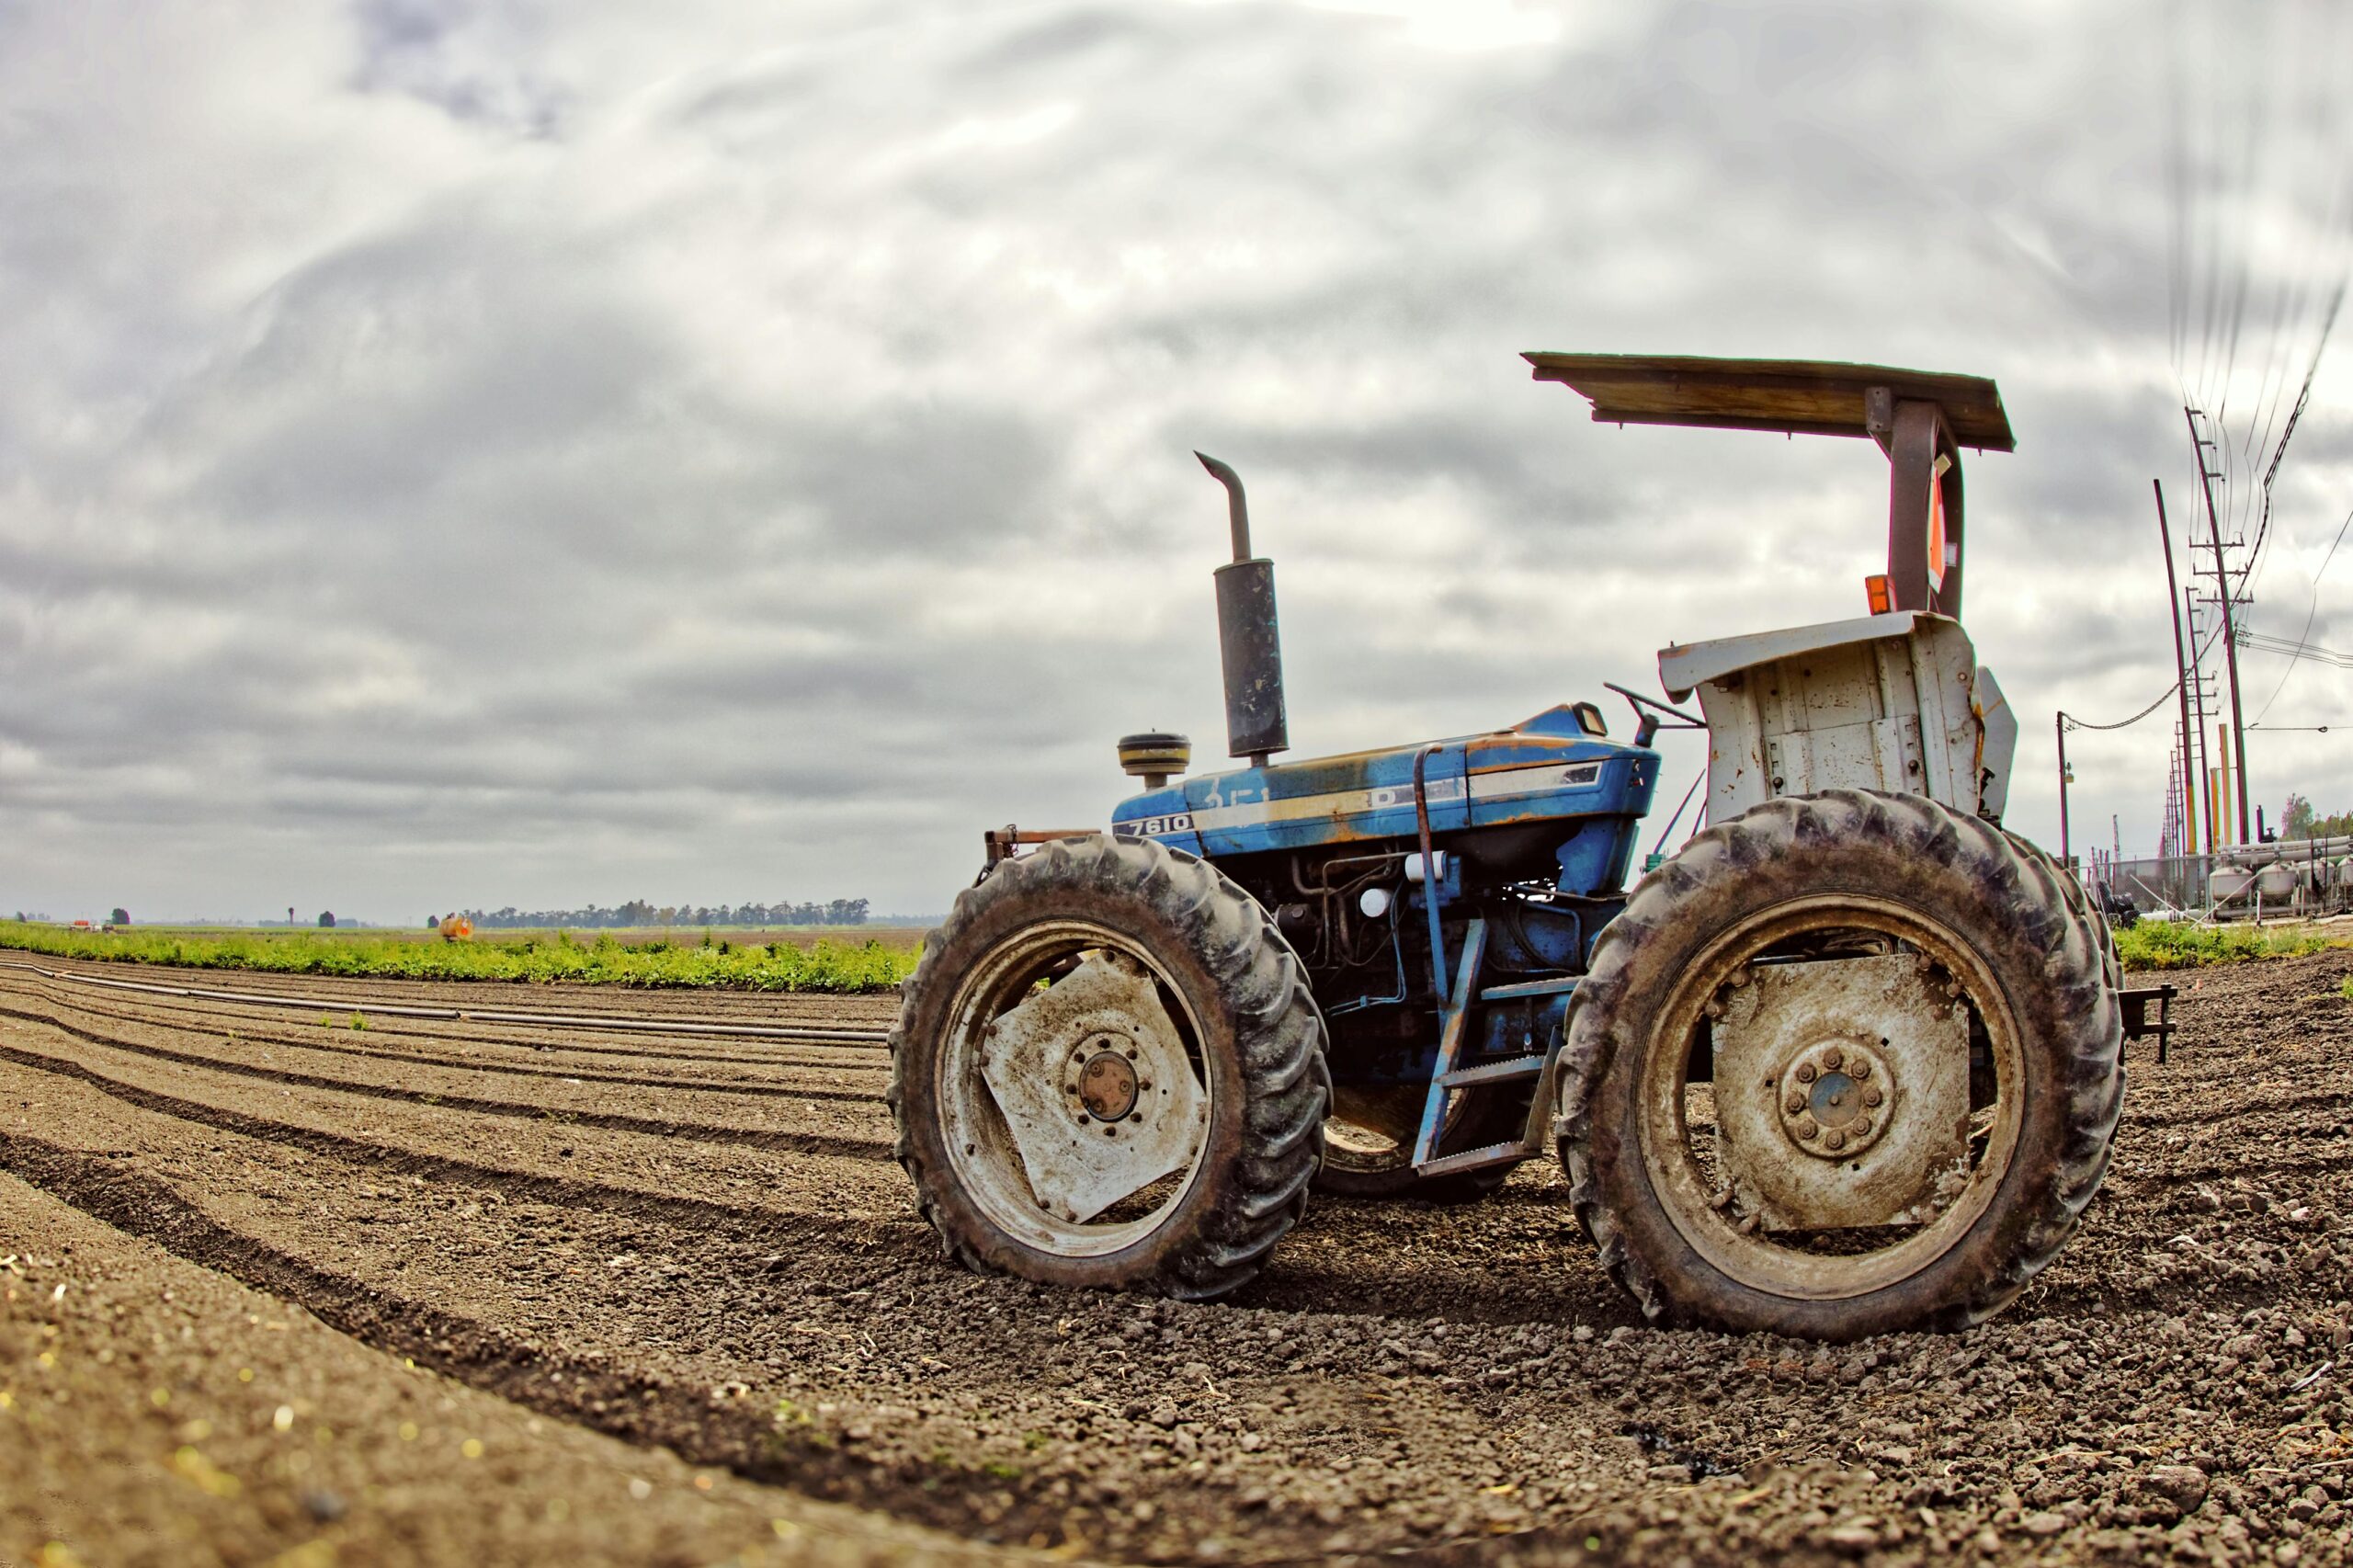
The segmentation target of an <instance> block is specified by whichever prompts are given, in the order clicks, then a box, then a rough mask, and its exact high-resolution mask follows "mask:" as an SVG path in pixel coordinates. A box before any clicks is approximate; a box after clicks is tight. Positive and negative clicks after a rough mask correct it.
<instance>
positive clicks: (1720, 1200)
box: [891, 354, 2123, 1338]
mask: <svg viewBox="0 0 2353 1568" xmlns="http://www.w3.org/2000/svg"><path fill="white" fill-rule="evenodd" d="M1528 358H1529V361H1530V362H1531V363H1532V364H1533V365H1534V367H1535V373H1536V377H1537V379H1538V380H1540V381H1562V382H1564V383H1566V384H1568V385H1569V386H1571V387H1572V388H1574V390H1575V391H1577V392H1579V393H1581V394H1583V395H1584V396H1585V397H1586V398H1587V399H1588V400H1589V401H1590V402H1591V403H1592V405H1593V417H1594V418H1595V420H1597V421H1600V422H1606V423H1615V424H1621V425H1622V424H1626V423H1656V424H1681V425H1697V426H1714V427H1725V428H1735V429H1763V430H1778V431H1786V432H1798V431H1804V432H1808V433H1821V434H1838V435H1851V436H1857V437H1869V438H1870V439H1872V440H1874V441H1875V442H1877V444H1878V445H1879V446H1880V447H1881V449H1882V451H1884V452H1885V454H1886V455H1887V458H1888V461H1889V467H1890V474H1891V480H1890V485H1891V488H1890V495H1891V503H1890V519H1889V554H1888V569H1887V571H1886V573H1885V574H1874V575H1871V576H1870V577H1868V578H1867V579H1866V582H1865V585H1866V590H1867V594H1868V596H1869V598H1870V614H1868V615H1865V616H1861V617H1858V618H1856V619H1851V620H1845V621H1837V622H1832V623H1829V624H1827V625H1820V626H1810V627H1802V628H1796V629H1790V630H1785V631H1768V632H1763V633H1757V634H1753V635H1749V636H1743V637H1734V638H1730V639H1726V640H1723V641H1721V642H1705V643H1699V644H1692V645H1687V646H1682V647H1674V648H1669V649H1667V650H1665V652H1663V653H1661V654H1660V656H1659V669H1660V675H1661V679H1662V684H1663V686H1664V687H1665V692H1666V699H1665V700H1660V699H1653V698H1649V697H1645V696H1643V695H1641V694H1639V693H1635V692H1632V691H1631V690H1627V689H1626V688H1624V687H1612V688H1611V689H1614V690H1616V691H1618V692H1619V693H1620V695H1621V696H1623V697H1624V698H1625V699H1627V701H1628V702H1629V703H1630V704H1631V709H1632V714H1631V733H1630V734H1629V735H1627V736H1626V737H1625V738H1624V739H1622V740H1621V739H1617V738H1613V737H1612V736H1611V735H1610V733H1608V724H1607V722H1606V719H1605V715H1604V714H1603V712H1602V710H1601V709H1600V708H1599V707H1598V706H1597V704H1595V703H1594V702H1592V701H1586V700H1580V701H1572V702H1566V703H1563V704H1561V705H1559V706H1556V707H1553V708H1551V709H1548V710H1545V711H1543V712H1541V713H1538V714H1535V715H1534V716H1532V717H1529V718H1526V719H1522V720H1520V721H1519V722H1516V723H1510V724H1507V725H1504V726H1502V727H1499V728H1495V729H1489V730H1483V731H1480V732H1478V733H1472V734H1466V735H1460V736H1455V737H1452V738H1449V739H1446V740H1439V741H1432V742H1427V743H1424V744H1413V745H1406V746H1399V747H1394V748H1389V749H1383V750H1376V751H1369V752H1359V753H1355V754H1351V755H1347V756H1329V757H1321V758H1316V759H1313V760H1309V761H1278V760H1277V758H1278V756H1279V754H1281V753H1283V752H1284V751H1286V750H1287V749H1288V746H1289V733H1288V722H1287V716H1286V712H1285V704H1284V697H1283V687H1282V676H1281V667H1280V653H1279V636H1278V631H1277V622H1276V615H1275V594H1274V571H1273V566H1272V563H1271V562H1268V561H1267V560H1266V559H1264V558H1263V557H1260V556H1258V555H1256V553H1254V551H1253V550H1252V548H1251V540H1250V533H1249V517H1248V513H1247V509H1246V506H1245V500H1244V494H1243V487H1242V483H1241V481H1240V479H1239V478H1238V477H1237V476H1236V475H1235V474H1234V472H1233V470H1232V469H1230V468H1228V467H1227V466H1226V465H1224V464H1223V463H1221V462H1219V461H1217V460H1214V459H1211V458H1207V457H1203V458H1202V459H1201V461H1202V462H1203V464H1204V465H1205V466H1206V467H1207V468H1208V469H1209V470H1210V472H1211V473H1212V474H1213V475H1215V476H1216V477H1217V478H1218V479H1219V480H1220V481H1221V482H1222V483H1223V485H1224V486H1225V489H1226V492H1227V496H1228V511H1229V517H1230V523H1231V528H1232V534H1233V560H1232V562H1229V563H1228V564H1226V565H1224V566H1222V567H1220V568H1219V569H1218V571H1217V574H1216V584H1217V605H1218V617H1219V625H1220V635H1221V640H1222V664H1223V670H1224V678H1225V688H1226V709H1227V725H1228V740H1229V751H1230V753H1231V755H1232V756H1233V758H1234V759H1235V760H1236V761H1237V762H1238V763H1240V764H1241V766H1238V767H1233V768H1232V769H1229V770H1227V771H1223V772H1216V773H1205V774H1199V775H1195V776H1191V777H1185V776H1184V775H1185V770H1186V768H1187V767H1188V766H1189V764H1190V760H1191V759H1190V747H1189V745H1188V743H1187V741H1186V740H1185V738H1184V737H1182V736H1178V735H1174V734H1165V733H1145V734H1136V735H1130V736H1128V737H1127V738H1125V739H1124V740H1122V741H1121V742H1120V762H1121V765H1122V766H1123V767H1124V768H1125V769H1126V770H1127V771H1128V772H1129V773H1130V774H1131V775H1132V776H1134V777H1136V778H1138V779H1139V780H1140V781H1141V783H1142V791H1141V792H1140V793H1137V794H1135V795H1133V796H1131V797H1130V798H1129V799H1128V800H1126V801H1122V802H1120V804H1119V805H1118V806H1117V807H1116V808H1115V809H1114V810H1113V812H1112V814H1111V823H1110V829H1109V831H1108V832H1097V831H1088V832H1083V833H1080V832H1039V831H1034V830H1033V831H1027V832H1025V831H1022V830H1020V829H1018V828H1015V827H1007V828H1006V829H1003V830H1002V831H995V832H991V833H989V834H988V835H986V844H987V852H988V864H987V867H986V869H984V870H983V872H982V874H981V876H980V878H979V880H978V881H976V882H975V883H974V884H973V886H972V887H971V888H970V889H969V890H967V891H966V892H964V893H962V894H961V895H960V897H959V898H958V900H957V902H956V905H955V908H954V910H953V911H952V912H951V913H950V915H949V918H948V920H947V922H946V923H945V924H944V925H943V926H941V927H940V928H939V930H938V932H936V933H934V934H933V936H932V937H930V939H929V940H928V941H927V942H926V947H925V949H924V954H923V957H922V960H921V962H920V963H919V965H918V966H917V968H916V971H915V974H914V975H913V976H912V977H911V978H910V979H909V981H908V982H907V983H906V986H905V990H904V998H903V1002H902V1007H901V1013H900V1017H899V1021H898V1025H897V1027H896V1028H895V1029H894V1031H893V1034H892V1052H893V1067H892V1089H891V1101H892V1108H893V1111H894V1113H895V1115H896V1117H897V1119H898V1124H899V1140H898V1155H899V1158H900V1160H901V1162H902V1164H904V1165H905V1167H906V1169H907V1170H908V1172H909V1174H910V1175H911V1176H913V1177H914V1179H915V1187H916V1193H917V1202H918V1205H919V1207H920V1208H921V1210H922V1211H923V1212H924V1213H925V1215H926V1217H927V1218H928V1219H929V1220H930V1221H931V1222H932V1224H933V1225H934V1226H935V1227H936V1228H937V1229H938V1232H939V1234H940V1236H941V1237H942V1239H943V1241H944V1243H945V1245H946V1249H947V1251H948V1253H949V1256H951V1257H953V1258H956V1259H958V1260H960V1261H961V1262H962V1263H964V1264H965V1265H967V1266H968V1267H973V1268H975V1269H980V1270H983V1271H987V1272H994V1273H1002V1274H1009V1275H1015V1276H1018V1277H1021V1278H1029V1279H1033V1280H1040V1281H1046V1282H1051V1283H1059V1284H1067V1285H1074V1286H1101V1287H1114V1288H1120V1289H1128V1290H1148V1291H1154V1292H1159V1293H1164V1294H1168V1295H1176V1296H1184V1297H1194V1298H1202V1297H1211V1296H1217V1295H1221V1294H1222V1293H1224V1292H1227V1291H1230V1290H1233V1289H1235V1288H1236V1287H1238V1286H1240V1285H1242V1284H1243V1283H1245V1281H1247V1280H1248V1279H1250V1278H1252V1277H1253V1276H1254V1275H1256V1273H1257V1272H1258V1270H1259V1269H1260V1268H1261V1267H1263V1266H1264V1264H1265V1263H1266V1260H1267V1256H1268V1254H1269V1253H1270V1252H1271V1251H1272V1249H1273V1248H1274V1246H1275V1244H1276V1243H1277V1242H1278V1241H1279V1240H1280V1238H1281V1237H1282V1235H1283V1234H1284V1233H1286V1232H1287V1231H1289V1230H1290V1228H1291V1227H1292V1226H1293V1225H1294V1224H1296V1223H1298V1222H1299V1221H1300V1219H1301V1217H1302V1214H1303V1213H1304V1212H1305V1210H1306V1207H1307V1203H1308V1199H1309V1196H1310V1193H1311V1192H1312V1191H1323V1192H1329V1193H1335V1194H1345V1195H1351V1196H1356V1197H1359V1198H1388V1197H1393V1198H1408V1199H1425V1200H1429V1201H1438V1202H1450V1201H1461V1200H1465V1199H1476V1198H1478V1197H1479V1196H1481V1195H1482V1194H1483V1193H1486V1192H1488V1191H1491V1190H1492V1189H1493V1188H1494V1187H1496V1186H1497V1185H1499V1184H1500V1183H1501V1182H1502V1181H1503V1180H1504V1179H1505V1178H1506V1176H1509V1174H1510V1173H1511V1172H1512V1170H1513V1169H1514V1168H1515V1167H1517V1166H1518V1165H1520V1164H1522V1163H1523V1162H1525V1161H1528V1160H1529V1159H1532V1158H1535V1157H1536V1156H1538V1155H1539V1154H1540V1153H1546V1152H1548V1151H1550V1152H1553V1153H1557V1155H1558V1157H1559V1158H1560V1160H1561V1162H1562V1165H1563V1169H1564V1171H1565V1173H1566V1176H1567V1178H1568V1189H1569V1200H1570V1202H1571V1204H1572V1205H1573V1207H1574V1210H1575V1212H1576V1214H1577V1216H1578V1218H1579V1220H1580V1221H1581V1222H1582V1223H1583V1225H1584V1227H1585V1230H1586V1233H1588V1234H1589V1235H1590V1236H1591V1237H1592V1239H1593V1241H1594V1243H1595V1244H1596V1245H1597V1249H1598V1253H1599V1256H1600V1261H1601V1262H1602V1264H1603V1266H1604V1267H1606V1268H1607V1269H1608V1271H1609V1272H1610V1273H1611V1274H1612V1275H1613V1276H1614V1277H1615V1278H1617V1279H1618V1280H1619V1281H1620V1283H1621V1284H1623V1285H1624V1286H1625V1287H1626V1288H1627V1289H1628V1290H1631V1292H1632V1293H1633V1294H1634V1295H1635V1297H1636V1298H1637V1299H1638V1300H1639V1301H1640V1302H1641V1304H1642V1306H1643V1310H1644V1311H1645V1312H1646V1313H1647V1314H1648V1315H1649V1316H1650V1317H1651V1318H1652V1319H1653V1320H1654V1321H1686V1322H1700V1323H1709V1324H1717V1325H1721V1326H1724V1327H1730V1328H1737V1329H1761V1330H1771V1331H1777V1332H1783V1333H1791V1334H1801V1335H1813V1336H1816V1337H1823V1338H1848V1337H1853V1336H1857V1335H1866V1334H1873V1333H1880V1332H1886V1331H1890V1330H1893V1329H1897V1328H1905V1327H1916V1326H1922V1325H1954V1324H1966V1323H1970V1322H1974V1321H1977V1320H1979V1319H1981V1318H1983V1317H1984V1316H1985V1315H1987V1314H1988V1313H1991V1312H1995V1311H1996V1310H1998V1309H1999V1308H2000V1307H2001V1306H2002V1305H2003V1304H2004V1303H2005V1302H2006V1301H2009V1300H2010V1299H2011V1298H2012V1297H2013V1296H2015V1295H2016V1294H2017V1293H2018V1290H2020V1289H2021V1288H2023V1286H2024V1285H2025V1283H2026V1282H2027V1281H2028V1280H2029V1278H2031V1277H2032V1276H2033V1275H2034V1274H2035V1273H2036V1272H2037V1271H2038V1270H2039V1269H2040V1268H2041V1267H2043V1265H2044V1264H2046V1263H2047V1262H2048V1261H2049V1260H2050V1259H2051V1257H2052V1256H2053V1255H2054V1254H2055V1253H2056V1251H2057V1249H2058V1247H2059V1246H2060V1244H2062V1243H2063V1241H2064V1240H2065V1238H2066V1237H2067V1235H2068V1234H2069V1233H2070V1232H2071V1231H2072V1229H2073V1228H2074V1225H2075V1220H2076V1217H2077V1215H2078V1214H2079V1213H2080V1211H2081V1210H2082V1209H2083V1206H2084V1204H2085V1203H2086V1201H2087V1200H2088V1199H2089V1198H2090V1196H2091V1194H2092V1192H2093V1190H2094V1189H2095V1188H2096V1187H2097V1185H2098V1182H2099V1179H2100V1176H2101V1175H2102V1174H2103V1172H2104V1171H2105V1169H2106V1167H2107V1162H2108V1152H2109V1140H2110V1138H2111V1136H2112V1134H2113V1131H2114V1129H2115V1124H2116V1117H2117V1108H2118V1105H2119V1102H2120V1096H2121V1091H2122V1083H2123V1071H2122V1065H2121V1029H2120V1002H2119V975H2118V971H2117V967H2116V960H2115V956H2114V952H2113V949H2112V947H2111V946H2110V944H2109V937H2108V935H2107V930H2106V926H2105V925H2104V923H2103V922H2101V921H2100V920H2099V919H2098V918H2097V915H2096V914H2095V913H2094V912H2093V911H2092V910H2091V909H2089V908H2088V907H2087V905H2086V902H2085V900H2084V898H2083V895H2082V893H2081V892H2080V890H2079V889H2078V888H2077V887H2076V885H2075V882H2074V881H2073V880H2072V879H2071V878H2070V877H2069V876H2068V875H2067V874H2066V873H2065V872H2064V871H2063V870H2062V869H2060V868H2058V867H2057V866H2055V865H2053V864H2052V861H2051V860H2050V859H2049V858H2046V857H2045V856H2044V855H2043V854H2042V853H2041V852H2040V851H2039V850H2037V849H2036V848H2034V847H2033V846H2030V845H2029V844H2027V843H2026V842H2025V841H2023V840H2022V839H2019V838H2018V837H2017V836H2015V835H2011V834H2009V833H2008V832H2006V830H2004V829H2003V827H2002V826H2001V824H2000V819H2001V812H2002V807H2003V803H2004V801H2005V799H2006V789H2007V785H2008V781H2009V768H2010V756H2011V752H2012V749H2013V745H2014V743H2015V739H2016V726H2015V724H2014V722H2012V720H2011V716H2010V714H2009V711H2008V710H2007V708H2006V706H2005V705H2004V703H2003V701H2002V699H2001V694H2000V689H1999V687H1997V686H1996V685H1995V681H1994V679H1993V676H1991V674H1990V673H1989V672H1987V671H1985V670H1984V669H1983V668H1981V667H1980V666H1979V665H1977V663H1976V661H1975V656H1974V653H1973V650H1972V647H1971V644H1970V642H1969V639H1968V638H1967V636H1966V635H1965V634H1964V633H1963V632H1962V631H1961V625H1960V621H1959V615H1960V606H1961V465H1960V452H1961V448H1962V447H1964V446H1966V447H1973V448H1977V449H1987V448H1991V449H1996V450H2003V451H2006V450H2009V449H2011V446H2012V439H2011V435H2010V430H2009V426H2008V421H2007V417H2006V415H2005V413H2004V411H2003V409H2002V404H2001V398H2000V394H1999V392H1997V391H1996V390H1995V387H1994V384H1993V383H1992V382H1991V381H1984V380H1981V379H1978V378H1973V377H1965V376H1952V375H1938V374H1928V373H1923V372H1918V371H1910V370H1899V369H1889V368H1885V367H1880V366H1867V365H1833V364H1822V363H1813V362H1804V361H1759V360H1723V359H1702V358H1653V357H1633V356H1613V355H1570V354H1531V355H1529V356H1528ZM1694 694H1696V697H1697V701H1698V704H1699V710H1700V711H1699V713H1697V714H1694V713H1692V712H1691V711H1689V710H1688V706H1686V705H1687V704H1688V702H1689V701H1690V700H1691V699H1693V697H1694ZM1662 726H1691V727H1699V728H1704V729H1706V730H1707V731H1708V733H1709V763H1708V772H1707V776H1706V778H1705V780H1704V783H1705V792H1704V796H1703V802H1704V803H1703V808H1702V809H1703V812H1704V820H1705V821H1706V823H1707V824H1708V825H1706V826H1705V827H1704V828H1703V829H1701V830H1700V831H1698V832H1696V833H1694V834H1693V835H1691V836H1690V837H1689V838H1688V841H1687V842H1686V843H1685V844H1684V845H1683V846H1682V847H1681V848H1680V849H1679V850H1677V851H1676V852H1675V853H1674V854H1673V855H1672V856H1670V857H1667V858H1664V859H1663V860H1662V859H1660V858H1658V857H1656V856H1654V857H1652V860H1653V861H1654V863H1653V864H1650V865H1648V866H1646V867H1644V868H1643V869H1641V870H1640V871H1639V880H1637V881H1631V885H1630V878H1633V877H1636V876H1637V875H1638V872H1637V868H1636V866H1635V864H1634V861H1635V856H1636V853H1637V848H1638V841H1637V836H1636V835H1637V831H1638V829H1639V827H1640V824H1642V822H1643V817H1644V815H1645V814H1646V813H1647V812H1649V811H1650V809H1651V805H1652V802H1653V800H1654V795H1655V794H1656V792H1657V790H1658V786H1659V770H1660V766H1661V759H1660V756H1659V753H1658V752H1657V751H1655V750H1654V749H1653V746H1652V742H1653V740H1654V738H1655V736H1656V734H1657V733H1658V731H1659V729H1660V728H1661V727H1662ZM1673 825H1674V824H1672V823H1670V824H1669V828H1670V830H1671V828H1672V826H1673Z"/></svg>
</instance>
